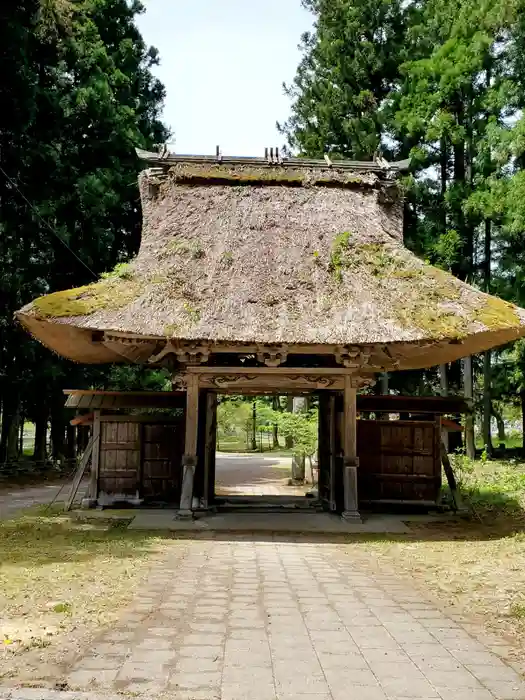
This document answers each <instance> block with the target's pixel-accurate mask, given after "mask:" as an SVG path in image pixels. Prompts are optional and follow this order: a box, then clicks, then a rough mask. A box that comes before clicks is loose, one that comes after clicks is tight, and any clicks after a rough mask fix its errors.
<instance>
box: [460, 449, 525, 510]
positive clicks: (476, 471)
mask: <svg viewBox="0 0 525 700" xmlns="http://www.w3.org/2000/svg"><path fill="white" fill-rule="evenodd" d="M451 461H452V465H453V468H454V472H455V475H456V480H457V482H458V487H459V489H460V492H461V494H462V496H463V499H464V500H465V502H466V505H467V506H468V507H469V508H470V509H471V511H472V512H473V514H474V515H476V516H477V517H479V518H481V519H482V520H484V519H485V518H494V517H505V516H512V517H520V518H523V517H524V516H525V468H524V465H523V463H519V462H516V461H515V460H509V461H507V462H495V461H490V460H488V459H487V458H486V457H485V458H484V459H482V460H481V461H472V460H469V459H468V458H467V457H465V456H464V455H461V454H457V455H453V456H451Z"/></svg>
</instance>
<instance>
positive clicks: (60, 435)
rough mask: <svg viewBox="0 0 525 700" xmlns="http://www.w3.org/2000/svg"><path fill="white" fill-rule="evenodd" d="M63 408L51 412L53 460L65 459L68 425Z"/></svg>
mask: <svg viewBox="0 0 525 700" xmlns="http://www.w3.org/2000/svg"><path fill="white" fill-rule="evenodd" d="M65 423H66V422H65V419H64V413H63V410H62V407H60V410H58V408H56V409H54V410H53V411H52V412H51V455H52V457H53V460H55V461H57V460H63V459H64V439H65V436H66V424H65Z"/></svg>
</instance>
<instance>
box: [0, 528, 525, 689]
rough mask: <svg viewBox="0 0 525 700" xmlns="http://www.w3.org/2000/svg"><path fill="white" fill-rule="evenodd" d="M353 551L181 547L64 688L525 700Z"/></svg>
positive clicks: (455, 633)
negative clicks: (353, 553) (366, 565)
mask: <svg viewBox="0 0 525 700" xmlns="http://www.w3.org/2000/svg"><path fill="white" fill-rule="evenodd" d="M345 549H346V548H344V547H342V546H341V545H337V544H333V543H332V544H329V543H319V542H318V543H311V542H305V541H298V542H279V541H271V542H264V541H262V540H259V541H258V540H257V539H256V538H255V537H246V539H236V540H232V541H219V540H211V541H205V540H198V539H196V540H192V541H189V542H188V547H187V548H185V549H184V550H183V553H181V549H180V547H179V549H178V550H177V552H175V548H174V551H173V553H172V554H171V555H170V557H171V558H170V557H169V558H168V559H167V560H166V561H165V562H163V563H162V564H160V563H159V564H156V565H155V567H154V569H152V571H151V573H150V577H149V581H148V583H147V585H146V587H145V588H143V590H142V591H141V592H140V593H139V594H138V595H137V597H136V599H135V602H134V604H133V607H132V609H131V611H129V612H128V613H127V614H126V615H125V616H124V617H123V618H122V620H121V623H120V624H119V625H117V626H116V627H115V628H114V629H112V630H111V631H109V632H107V633H106V634H104V635H103V636H102V637H101V638H100V639H99V640H98V641H97V642H96V643H94V644H93V646H92V647H91V648H90V649H89V650H87V652H86V654H85V655H84V656H82V657H81V658H79V659H78V660H77V662H76V663H75V665H74V666H73V667H72V668H71V669H70V671H69V676H68V682H69V687H70V688H72V689H80V690H90V691H92V692H95V691H96V692H99V693H102V692H103V693H117V692H119V693H130V694H136V695H140V696H145V697H146V696H147V697H149V698H156V697H169V698H173V700H190V699H192V700H219V699H220V700H248V699H250V700H299V699H302V700H352V699H353V698H355V699H356V700H387V699H391V700H394V699H395V700H402V699H405V698H418V699H419V700H427V699H428V700H430V698H433V699H439V698H441V700H493V699H494V698H496V699H498V700H515V699H523V698H525V683H524V682H523V680H522V679H521V678H520V676H519V675H518V673H516V672H515V671H514V670H512V669H511V668H510V667H509V666H507V665H506V664H505V663H504V662H503V661H502V660H501V659H500V658H499V657H498V656H496V655H495V654H493V653H492V652H490V651H489V650H488V649H487V648H486V647H485V646H484V645H483V644H482V643H481V642H480V641H478V640H477V639H475V638H474V637H472V636H470V635H469V634H468V633H467V631H466V630H465V629H464V628H463V627H462V626H460V625H459V624H458V623H457V622H455V621H454V620H452V619H449V618H448V617H446V616H445V615H444V614H443V613H442V612H440V611H439V610H438V609H436V608H435V607H434V606H433V605H432V604H430V603H429V602H428V601H426V600H425V599H424V598H423V597H422V596H421V594H419V593H417V592H414V591H413V590H410V589H408V588H407V585H406V583H405V582H402V581H401V580H400V579H398V578H397V577H395V576H392V575H390V574H386V573H383V574H381V573H379V574H375V573H373V570H372V569H369V568H366V567H362V566H361V565H360V564H359V561H358V560H356V559H355V558H354V557H352V555H351V553H350V554H348V553H347V552H349V551H350V552H351V550H346V552H345ZM21 692H22V691H21ZM67 696H68V697H73V696H74V697H76V696H75V695H74V693H68V694H67ZM0 697H1V694H0ZM12 697H13V698H17V697H18V696H16V695H14V694H13V696H12ZM32 697H35V696H32ZM46 697H47V696H46ZM57 697H58V696H57ZM86 697H87V696H86ZM89 697H93V696H92V695H90V696H89ZM22 698H23V696H22ZM22 698H20V699H19V700H22Z"/></svg>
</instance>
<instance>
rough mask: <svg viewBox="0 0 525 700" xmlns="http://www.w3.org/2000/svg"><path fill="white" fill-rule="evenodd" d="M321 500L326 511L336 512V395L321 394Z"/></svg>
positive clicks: (319, 477) (328, 392)
mask: <svg viewBox="0 0 525 700" xmlns="http://www.w3.org/2000/svg"><path fill="white" fill-rule="evenodd" d="M318 452H319V472H318V473H319V476H318V479H319V500H320V501H321V505H322V507H323V509H324V510H328V511H331V512H333V511H335V510H337V509H338V503H337V464H338V455H337V429H336V411H335V393H334V392H331V391H323V392H321V393H320V394H319V450H318Z"/></svg>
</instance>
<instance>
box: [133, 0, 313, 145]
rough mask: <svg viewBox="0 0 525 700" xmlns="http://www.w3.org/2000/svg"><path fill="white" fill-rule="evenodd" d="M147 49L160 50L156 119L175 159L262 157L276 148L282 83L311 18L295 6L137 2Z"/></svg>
mask: <svg viewBox="0 0 525 700" xmlns="http://www.w3.org/2000/svg"><path fill="white" fill-rule="evenodd" d="M143 3H144V5H145V6H146V13H145V14H144V15H142V16H141V17H139V19H138V24H139V28H140V31H141V32H142V35H143V37H144V40H145V42H146V43H147V44H149V45H153V46H155V47H156V48H157V49H158V50H159V52H160V59H161V65H160V67H159V68H158V69H157V71H156V74H157V75H158V77H159V78H160V79H161V81H162V82H163V83H164V85H165V87H166V92H167V96H166V104H165V109H164V121H165V123H166V124H167V125H168V126H169V127H170V128H171V130H172V131H173V139H174V148H173V147H172V150H175V151H176V152H177V153H193V154H200V155H204V154H214V153H215V147H216V146H217V145H220V147H221V150H222V152H223V154H224V155H255V156H262V155H263V154H264V148H265V146H281V145H282V144H283V143H284V139H283V137H282V136H281V135H280V134H279V133H278V132H277V129H276V128H275V122H276V121H281V122H282V121H284V120H285V119H286V118H287V117H288V116H289V113H290V103H289V100H288V98H287V97H286V96H285V95H284V94H283V89H282V83H283V81H285V82H287V83H290V82H291V81H292V79H293V77H294V76H295V72H296V68H297V65H298V63H299V60H300V52H299V50H298V44H299V41H300V37H301V34H302V33H303V32H304V31H307V30H308V29H310V28H311V26H312V16H311V15H310V14H309V13H308V12H307V11H306V10H305V9H304V8H303V7H302V6H301V2H300V0H143Z"/></svg>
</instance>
